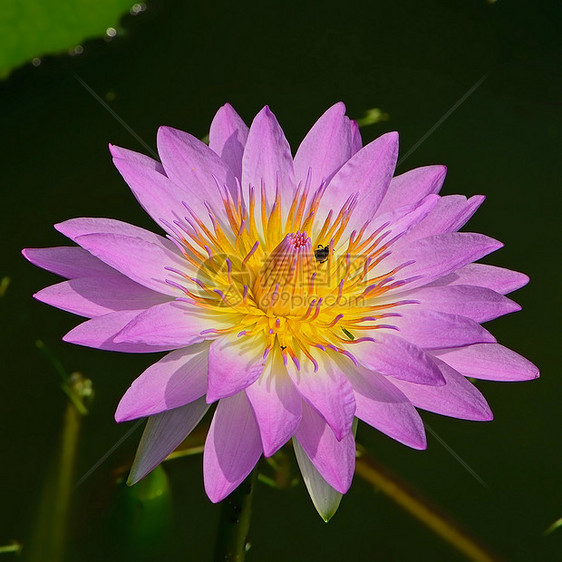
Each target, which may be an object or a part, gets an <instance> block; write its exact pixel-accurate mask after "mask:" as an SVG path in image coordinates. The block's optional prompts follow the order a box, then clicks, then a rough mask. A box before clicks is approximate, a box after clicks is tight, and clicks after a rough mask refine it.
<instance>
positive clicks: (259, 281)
mask: <svg viewBox="0 0 562 562" xmlns="http://www.w3.org/2000/svg"><path fill="white" fill-rule="evenodd" d="M323 193H324V187H320V188H319V189H318V190H316V191H315V192H314V193H310V189H309V186H308V184H306V185H304V187H303V186H299V188H298V189H297V192H296V195H295V197H294V199H293V201H292V204H291V207H290V208H289V209H288V210H286V211H285V213H283V212H282V201H281V195H280V193H279V190H277V193H276V195H275V199H274V201H273V202H269V203H268V201H267V200H266V193H265V190H264V189H262V191H261V199H260V202H259V205H258V204H256V197H255V190H254V189H253V188H250V192H249V201H248V204H247V206H245V205H244V204H243V203H242V197H241V194H240V193H239V194H238V196H237V197H236V198H234V197H233V196H232V195H231V194H230V193H229V192H228V191H227V190H226V189H224V190H223V203H224V211H225V212H224V214H223V215H218V214H216V213H215V212H214V211H212V210H210V217H211V223H212V227H211V228H209V227H208V226H207V225H205V223H203V221H202V220H201V219H200V218H199V217H197V216H196V215H195V213H193V212H192V211H191V209H190V208H189V206H188V205H187V204H185V203H184V205H185V206H186V209H187V211H188V216H186V217H185V218H184V221H177V222H176V224H175V227H176V228H174V232H175V234H176V235H175V236H174V239H175V241H176V243H177V244H178V246H179V247H180V248H181V250H182V252H183V254H184V256H185V258H186V259H187V260H188V261H189V262H191V264H192V265H194V266H195V267H196V269H197V275H196V276H194V277H191V276H187V275H186V274H185V273H182V272H180V271H178V270H173V271H174V272H175V273H176V274H180V275H181V276H182V277H183V279H184V280H185V283H184V282H182V283H179V284H178V283H175V282H173V281H170V283H171V284H173V285H175V286H176V287H178V288H179V289H181V290H182V291H183V292H184V293H185V295H186V297H187V300H189V301H190V302H191V303H195V304H197V305H198V306H200V307H202V308H203V309H206V310H208V311H209V312H212V313H213V314H215V315H216V318H217V320H219V319H220V324H221V325H224V324H225V323H226V324H227V325H229V327H227V328H221V329H216V330H212V331H213V332H215V333H216V335H220V334H224V333H228V332H232V333H236V334H237V335H238V337H243V336H249V335H254V336H256V335H257V336H259V337H260V338H261V340H262V341H263V345H264V355H267V354H268V353H269V352H270V351H271V350H272V349H274V348H275V346H277V347H278V348H279V349H280V351H281V354H282V356H283V359H284V360H285V362H286V361H287V359H288V358H289V357H290V358H291V359H292V360H293V361H294V362H295V364H296V365H297V367H298V366H299V364H300V361H301V360H302V359H303V358H304V357H306V358H308V359H310V360H311V361H312V362H313V364H314V366H315V368H316V366H317V362H316V360H315V359H314V356H313V355H312V353H311V352H312V351H313V350H314V349H319V350H325V349H326V348H330V349H333V350H335V351H338V352H340V353H343V354H346V355H351V354H350V353H349V351H347V350H346V349H345V348H344V347H342V346H346V344H350V343H357V342H359V341H363V340H364V339H365V337H361V336H362V335H363V334H366V336H368V335H369V332H370V331H371V330H374V329H376V328H380V327H383V326H384V327H388V326H385V325H383V324H380V320H381V319H382V318H384V317H387V316H393V315H395V314H393V313H389V312H388V309H389V308H391V307H393V306H396V305H397V304H400V303H392V304H380V299H379V303H377V298H378V297H380V296H381V295H383V294H384V293H386V292H387V291H388V290H390V289H391V288H394V287H396V286H399V283H401V282H393V277H392V275H393V274H394V273H395V271H390V272H386V273H385V274H384V275H382V276H378V277H376V276H375V277H373V268H374V267H375V266H376V265H377V264H378V263H380V262H381V261H382V260H383V259H384V257H385V256H386V255H387V254H386V251H387V248H388V244H385V237H386V236H387V235H388V231H386V232H385V229H386V227H387V226H388V225H383V227H381V228H379V229H378V230H376V231H374V232H372V233H370V234H369V235H365V232H366V230H367V227H368V224H365V225H364V226H363V228H362V229H361V230H360V231H359V232H357V231H353V232H352V233H351V234H350V235H349V236H348V238H347V239H346V240H344V232H345V231H346V227H347V224H348V221H349V218H350V216H351V214H352V212H353V209H354V207H355V205H356V197H350V198H349V199H348V201H346V203H345V204H344V205H343V206H342V208H341V209H340V211H339V213H338V215H337V216H336V218H335V219H334V218H333V217H334V215H335V213H333V212H332V211H330V212H329V213H328V214H327V216H326V217H320V222H319V221H317V220H316V211H317V209H318V205H319V203H320V200H321V197H322V195H323ZM235 199H236V200H235ZM258 209H259V211H260V212H259V213H258V212H257V211H258ZM284 214H286V216H283V215H284ZM322 219H323V222H321V221H322ZM309 233H311V234H310V235H309ZM217 324H219V322H217ZM368 339H370V338H369V337H368Z"/></svg>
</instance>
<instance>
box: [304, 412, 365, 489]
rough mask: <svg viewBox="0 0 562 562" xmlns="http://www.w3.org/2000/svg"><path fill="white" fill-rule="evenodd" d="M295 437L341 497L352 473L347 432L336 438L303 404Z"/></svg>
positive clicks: (351, 445) (352, 456)
mask: <svg viewBox="0 0 562 562" xmlns="http://www.w3.org/2000/svg"><path fill="white" fill-rule="evenodd" d="M296 438H297V440H298V442H299V443H300V444H301V446H302V448H303V449H304V451H305V452H306V454H307V456H308V458H309V459H310V460H311V461H312V463H313V464H314V466H315V467H316V469H317V470H318V472H319V473H320V474H321V475H322V478H324V480H326V482H327V483H328V484H330V486H332V488H335V489H336V490H337V491H338V492H340V493H342V494H345V493H346V492H347V490H349V487H350V486H351V480H352V479H353V472H354V470H355V439H354V438H353V433H352V432H351V430H350V432H349V433H348V434H347V435H345V436H344V437H343V438H342V439H336V436H335V435H334V433H333V432H332V430H331V429H330V426H329V425H328V424H327V423H326V422H325V421H324V420H323V419H322V418H321V417H320V416H319V415H318V414H317V413H316V412H315V411H314V410H313V409H312V408H311V407H310V406H307V405H306V404H303V408H302V420H301V423H300V425H299V427H298V430H297V433H296Z"/></svg>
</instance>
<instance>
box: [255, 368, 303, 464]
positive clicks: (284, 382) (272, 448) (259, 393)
mask: <svg viewBox="0 0 562 562" xmlns="http://www.w3.org/2000/svg"><path fill="white" fill-rule="evenodd" d="M246 395H247V396H248V400H249V401H250V404H251V405H252V409H253V410H254V414H255V416H256V420H257V422H258V426H259V429H260V435H261V441H262V445H263V452H264V455H265V456H266V457H270V456H271V455H273V454H274V453H275V452H276V451H277V450H278V449H279V448H280V447H282V446H283V445H284V444H285V443H286V442H287V441H288V440H289V439H290V438H291V437H292V436H293V434H294V433H295V430H296V428H297V426H298V424H299V422H300V419H301V411H302V407H301V403H302V398H301V396H300V394H299V393H298V392H297V391H296V389H295V387H294V386H293V383H292V382H291V379H290V378H289V377H288V375H287V370H286V368H285V366H284V365H283V361H281V359H280V358H279V357H277V358H273V357H270V358H269V361H268V363H267V365H266V367H265V369H264V371H263V373H262V374H261V376H260V377H259V378H258V379H257V380H256V381H255V382H254V383H253V384H251V385H250V386H248V387H247V388H246Z"/></svg>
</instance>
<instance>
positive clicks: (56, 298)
mask: <svg viewBox="0 0 562 562" xmlns="http://www.w3.org/2000/svg"><path fill="white" fill-rule="evenodd" d="M33 296H34V297H35V298H36V299H37V300H39V301H41V302H44V303H47V304H50V305H51V306H56V307H57V308H60V309H62V310H66V311H67V312H72V313H73V314H78V315H80V316H85V317H86V318H93V317H95V316H102V315H104V314H108V313H110V312H116V311H118V310H138V311H140V310H145V309H147V308H150V307H151V306H154V305H156V304H161V303H163V302H166V301H168V300H170V297H167V296H166V295H163V294H161V293H157V292H155V291H151V290H150V289H147V288H146V287H143V286H142V285H139V284H138V283H135V282H134V281H131V280H130V279H129V278H128V277H125V276H124V275H120V274H119V273H117V272H116V271H115V272H114V273H113V274H112V275H101V276H98V277H82V278H78V279H71V280H70V281H63V282H62V283H57V284H56V285H51V286H50V287H46V288H45V289H42V290H41V291H39V292H38V293H35V295H33Z"/></svg>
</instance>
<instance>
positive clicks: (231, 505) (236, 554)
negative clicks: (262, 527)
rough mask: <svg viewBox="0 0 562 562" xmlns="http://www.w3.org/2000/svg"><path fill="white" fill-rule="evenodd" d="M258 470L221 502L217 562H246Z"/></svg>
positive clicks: (216, 549) (216, 551) (216, 550)
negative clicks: (253, 495)
mask: <svg viewBox="0 0 562 562" xmlns="http://www.w3.org/2000/svg"><path fill="white" fill-rule="evenodd" d="M256 475H257V470H256V469H254V470H253V472H251V473H250V475H249V476H248V477H247V478H246V480H244V482H242V484H240V486H238V488H236V490H234V492H232V494H230V496H228V497H227V498H225V499H224V500H223V501H222V502H221V504H222V505H221V517H220V521H219V530H218V536H217V544H216V548H215V558H214V560H215V562H244V559H245V558H246V545H247V538H248V531H249V529H250V517H251V515H252V493H253V490H254V484H255V481H256Z"/></svg>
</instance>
